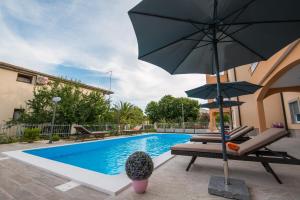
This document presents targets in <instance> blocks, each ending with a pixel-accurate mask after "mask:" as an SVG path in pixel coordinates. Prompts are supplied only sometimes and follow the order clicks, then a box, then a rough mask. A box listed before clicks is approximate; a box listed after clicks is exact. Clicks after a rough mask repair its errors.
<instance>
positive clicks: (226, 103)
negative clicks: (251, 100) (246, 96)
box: [201, 101, 244, 109]
mask: <svg viewBox="0 0 300 200" xmlns="http://www.w3.org/2000/svg"><path fill="white" fill-rule="evenodd" d="M243 103H244V102H242V101H223V104H222V106H223V108H229V107H233V106H240V105H242V104H243ZM201 108H210V109H213V108H219V103H218V102H215V101H213V102H210V103H205V104H201Z"/></svg>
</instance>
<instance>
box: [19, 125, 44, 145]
mask: <svg viewBox="0 0 300 200" xmlns="http://www.w3.org/2000/svg"><path fill="white" fill-rule="evenodd" d="M40 133H41V129H40V128H26V129H25V130H24V135H23V140H24V141H25V142H29V143H31V142H34V141H36V140H38V139H39V137H40Z"/></svg>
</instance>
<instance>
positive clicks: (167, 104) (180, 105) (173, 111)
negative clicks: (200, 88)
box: [145, 95, 200, 122]
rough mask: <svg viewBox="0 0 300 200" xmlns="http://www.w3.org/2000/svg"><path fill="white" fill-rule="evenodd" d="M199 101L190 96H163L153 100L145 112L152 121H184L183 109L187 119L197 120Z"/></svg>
mask: <svg viewBox="0 0 300 200" xmlns="http://www.w3.org/2000/svg"><path fill="white" fill-rule="evenodd" d="M199 108H200V106H199V103H198V101H196V100H192V99H189V98H175V97H173V96H171V95H166V96H164V97H162V98H161V99H160V100H159V101H158V102H155V101H151V102H150V103H148V105H147V106H146V110H145V113H146V115H147V116H148V118H149V119H150V121H151V122H182V120H183V119H182V109H183V113H184V120H185V121H195V120H196V119H197V116H198V113H199Z"/></svg>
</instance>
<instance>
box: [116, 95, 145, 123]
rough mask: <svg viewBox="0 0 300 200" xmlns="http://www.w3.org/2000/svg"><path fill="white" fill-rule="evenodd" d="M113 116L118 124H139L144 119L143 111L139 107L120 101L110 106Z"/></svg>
mask: <svg viewBox="0 0 300 200" xmlns="http://www.w3.org/2000/svg"><path fill="white" fill-rule="evenodd" d="M112 112H113V116H114V119H115V121H116V122H117V123H118V124H132V125H136V124H141V123H143V121H144V113H143V111H142V109H140V108H139V107H137V106H135V105H133V104H131V103H129V102H122V101H120V102H119V103H118V104H115V105H114V107H113V108H112Z"/></svg>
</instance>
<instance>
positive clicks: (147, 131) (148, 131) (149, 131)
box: [144, 128, 157, 133]
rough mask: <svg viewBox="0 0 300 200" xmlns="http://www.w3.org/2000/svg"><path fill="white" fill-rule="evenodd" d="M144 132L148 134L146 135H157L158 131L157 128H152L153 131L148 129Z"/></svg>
mask: <svg viewBox="0 0 300 200" xmlns="http://www.w3.org/2000/svg"><path fill="white" fill-rule="evenodd" d="M144 132H146V133H156V132H157V130H156V129H155V128H151V129H146V130H145V131H144Z"/></svg>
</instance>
